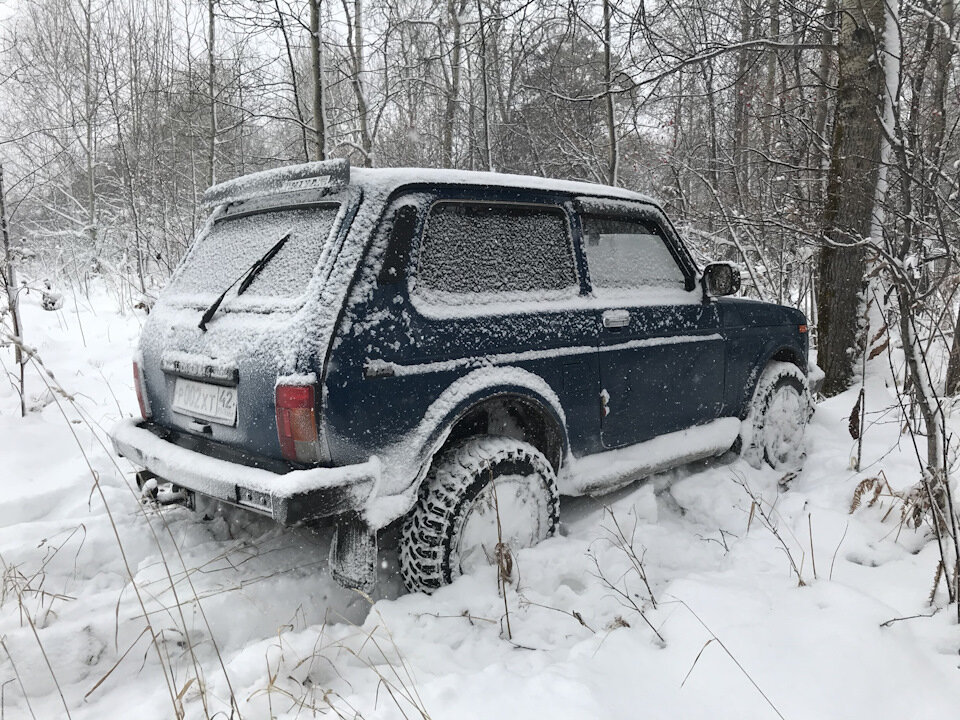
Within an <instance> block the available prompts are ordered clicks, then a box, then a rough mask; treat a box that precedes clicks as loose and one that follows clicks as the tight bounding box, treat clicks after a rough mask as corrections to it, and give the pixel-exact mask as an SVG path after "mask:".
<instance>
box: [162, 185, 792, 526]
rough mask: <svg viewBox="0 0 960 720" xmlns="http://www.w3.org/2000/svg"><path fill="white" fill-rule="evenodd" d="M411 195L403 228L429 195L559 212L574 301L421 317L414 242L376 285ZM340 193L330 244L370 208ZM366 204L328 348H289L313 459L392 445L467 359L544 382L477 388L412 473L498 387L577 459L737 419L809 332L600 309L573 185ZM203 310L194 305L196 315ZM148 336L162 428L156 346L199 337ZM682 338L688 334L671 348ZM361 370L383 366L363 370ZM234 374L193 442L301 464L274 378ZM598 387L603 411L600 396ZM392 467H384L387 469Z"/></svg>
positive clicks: (696, 305)
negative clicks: (308, 407) (321, 452)
mask: <svg viewBox="0 0 960 720" xmlns="http://www.w3.org/2000/svg"><path fill="white" fill-rule="evenodd" d="M602 190H603V189H602V188H598V191H597V192H598V194H600V195H602ZM409 196H416V197H418V198H419V199H420V205H419V216H418V221H417V225H416V228H415V230H416V232H415V236H416V235H417V234H418V233H419V232H420V230H422V226H423V222H424V219H425V216H426V212H427V203H428V201H430V200H437V199H464V200H481V201H486V202H510V203H539V204H547V205H551V206H554V207H557V208H561V209H562V210H563V212H565V213H566V214H567V218H568V221H569V224H570V229H571V233H572V241H573V253H574V260H575V265H576V269H577V275H578V283H579V288H578V292H579V294H578V295H577V298H576V300H577V301H576V302H571V303H569V306H568V307H559V308H558V307H553V306H547V307H543V308H541V307H537V306H535V305H531V306H530V307H529V308H520V309H516V310H515V311H513V312H509V313H505V314H504V313H501V314H495V313H490V314H485V315H478V316H466V315H464V316H459V317H435V316H431V315H430V314H429V313H424V312H421V309H419V308H418V307H417V302H416V301H415V298H413V297H411V294H410V290H409V282H408V280H409V278H410V277H412V275H413V273H414V270H413V262H414V260H415V257H414V256H415V253H416V247H417V245H416V239H414V241H413V243H412V245H411V248H410V257H407V264H406V268H405V275H406V276H405V277H400V278H398V281H396V282H385V283H378V282H376V277H377V275H378V273H379V270H380V265H381V263H382V260H383V256H384V254H385V253H386V252H387V251H388V242H387V240H388V231H389V227H390V224H391V222H392V217H393V210H394V208H395V205H396V203H398V202H402V201H403V199H404V198H406V197H409ZM350 197H351V198H352V201H353V202H352V203H351V206H350V207H349V208H348V210H347V212H346V221H345V222H344V223H343V225H342V226H341V227H340V228H339V231H338V240H337V242H338V244H339V246H342V245H343V242H344V238H345V237H346V235H347V233H348V232H351V228H350V221H351V220H352V218H353V217H354V216H355V215H356V213H357V206H358V204H359V203H360V202H367V201H368V200H367V198H365V197H364V198H362V197H361V193H359V192H357V193H353V194H352V195H351V196H350ZM370 202H374V201H373V200H370ZM375 202H379V203H381V204H382V211H381V213H380V217H379V220H378V222H377V225H376V229H375V230H374V231H373V232H370V233H369V238H368V239H367V243H366V250H365V253H364V257H363V259H362V261H360V262H359V263H358V264H357V267H356V271H355V273H354V276H353V283H352V286H351V287H350V288H349V289H348V290H347V291H346V295H345V297H347V298H348V301H347V302H345V303H344V304H343V306H342V307H341V308H340V310H339V316H338V320H337V329H336V331H335V333H334V335H333V339H332V341H331V342H330V343H329V345H326V346H323V347H315V345H316V344H315V343H312V342H311V340H310V338H301V342H300V346H299V349H298V350H297V352H298V356H299V358H300V359H299V361H298V365H299V368H298V369H299V370H300V371H301V372H304V373H306V372H314V373H315V374H316V376H317V378H318V384H319V386H320V387H321V392H318V393H317V407H316V413H317V418H318V422H319V425H320V427H321V432H322V436H323V438H324V442H325V446H326V447H325V452H326V455H327V456H326V457H325V458H324V460H323V462H322V463H321V464H323V465H330V466H345V465H352V464H358V463H362V462H364V461H366V460H368V459H369V458H370V457H372V456H374V455H380V454H381V453H383V451H384V450H385V449H386V448H390V447H392V446H396V445H397V444H401V443H403V442H404V441H405V440H407V439H409V438H410V437H411V435H412V434H414V433H415V431H416V430H417V429H418V428H419V427H420V426H421V425H422V423H423V422H424V417H425V415H426V414H427V412H428V410H429V409H430V408H431V406H432V405H433V404H434V403H435V401H436V399H437V398H438V397H439V396H441V395H442V394H443V393H444V392H445V390H446V389H447V388H449V387H451V386H452V385H454V384H455V383H456V382H457V381H458V380H460V379H462V378H464V377H466V376H467V375H468V374H469V373H470V372H471V371H473V370H475V369H476V368H478V367H489V366H497V365H505V366H510V367H514V368H520V369H522V370H524V371H527V372H529V373H531V374H532V375H534V376H537V377H538V378H540V379H542V381H543V383H544V384H545V386H547V388H548V389H547V391H544V390H542V389H538V387H535V386H534V385H532V384H517V383H513V382H510V381H509V380H505V381H503V382H499V383H490V384H486V385H484V386H482V387H478V388H477V389H476V391H475V392H474V393H472V394H468V395H465V396H464V397H462V398H460V399H459V400H458V401H457V402H456V403H452V404H451V405H450V406H449V407H446V408H444V412H445V414H444V416H443V417H442V418H438V419H437V420H436V422H435V424H434V425H433V426H432V427H430V428H428V431H429V432H428V434H427V436H426V437H423V438H421V440H422V443H421V445H420V446H419V447H415V448H410V452H411V453H412V454H414V455H416V457H417V464H419V466H420V467H421V469H424V468H425V467H426V464H428V463H429V461H430V458H431V455H432V452H433V451H434V450H436V448H437V447H438V446H439V444H440V443H441V442H442V441H443V439H444V437H445V435H446V433H448V432H449V431H450V428H451V427H452V426H453V425H454V424H455V423H456V421H457V420H458V419H460V418H462V417H463V416H464V415H465V413H467V412H468V411H469V410H470V408H471V407H473V406H474V405H475V404H476V403H478V402H482V401H483V400H485V399H488V398H490V397H492V396H495V395H501V396H502V395H511V396H515V397H520V398H524V399H526V400H527V401H528V402H529V403H531V404H533V405H535V406H536V407H538V408H540V409H541V410H542V412H543V413H544V414H545V415H546V416H547V417H549V418H552V422H554V423H555V424H556V425H557V426H558V427H559V428H560V438H559V439H560V442H561V444H562V448H561V450H562V454H561V456H562V457H565V456H566V455H567V453H569V454H572V455H573V456H575V457H582V456H585V455H591V454H594V453H598V452H602V451H604V450H607V449H611V448H617V447H622V446H625V445H629V444H632V443H636V442H641V441H643V440H647V439H650V438H652V437H654V436H656V435H660V434H663V433H667V432H671V431H673V430H678V429H681V428H685V427H689V426H692V425H697V424H702V423H705V422H708V421H710V420H712V419H715V418H717V417H743V416H744V414H745V412H746V408H747V403H748V401H749V398H750V397H751V396H752V393H753V387H754V385H755V383H756V380H757V378H758V376H759V372H760V370H762V368H763V367H764V365H765V364H766V363H767V362H768V361H769V360H770V359H772V358H778V359H786V360H790V361H792V362H794V363H796V364H797V365H798V366H799V367H800V368H801V369H802V370H803V371H804V372H806V358H807V346H806V340H807V338H806V335H805V334H803V333H801V332H799V326H800V325H802V324H804V323H805V319H804V317H803V314H802V313H800V312H799V311H797V310H793V309H791V308H786V307H782V306H778V305H773V304H769V303H759V302H755V301H748V300H743V299H733V298H723V299H719V300H717V299H709V298H703V299H702V300H698V301H697V302H693V303H689V304H684V305H666V306H636V307H630V306H626V305H618V304H610V305H608V306H605V305H604V304H602V303H598V302H596V301H595V300H594V299H593V298H592V296H591V286H590V279H589V271H588V268H587V261H586V257H585V253H584V249H583V246H582V242H581V240H582V239H581V231H580V221H579V218H578V215H577V196H576V194H574V193H566V192H547V191H542V190H533V189H531V190H525V189H519V188H500V187H496V186H482V185H470V186H461V185H456V184H449V185H445V184H419V183H409V184H406V185H404V186H401V187H399V188H397V189H396V190H395V191H394V192H393V194H392V195H391V196H390V198H388V199H387V201H386V202H384V201H383V200H382V199H379V200H376V201H375ZM648 207H649V212H650V213H651V215H652V216H655V217H657V218H658V219H659V221H660V223H661V225H662V228H663V231H664V232H665V233H666V235H667V236H668V237H669V238H670V242H671V243H672V249H673V252H674V255H675V259H676V260H677V261H678V263H679V264H680V266H681V268H682V270H683V272H684V275H685V277H686V278H687V286H688V288H695V287H696V279H697V273H698V270H697V268H696V266H695V265H694V263H693V261H692V259H691V258H690V255H689V253H688V251H687V250H686V249H685V248H684V247H683V245H682V242H681V241H680V239H679V237H678V236H677V234H676V232H675V231H674V229H673V228H672V226H671V225H670V223H669V220H667V219H666V218H665V217H664V216H663V213H662V212H661V211H660V209H659V208H658V207H657V206H656V205H653V204H649V206H648ZM696 292H698V293H699V290H696ZM609 308H625V309H627V310H628V311H629V312H630V315H631V321H630V323H629V326H628V327H627V328H623V329H621V330H612V329H610V328H606V327H604V324H603V313H604V311H605V310H606V309H609ZM201 312H202V310H199V309H198V311H197V317H198V318H199V316H200V313H201ZM226 315H228V316H229V317H218V319H217V320H216V321H215V322H213V323H212V324H211V332H213V333H215V332H217V325H218V323H222V324H224V325H227V324H231V323H234V324H239V325H242V323H243V316H244V313H232V312H231V313H227V314H226ZM284 322H289V320H288V319H287V318H285V317H279V318H278V323H281V324H282V323H284ZM151 332H154V333H157V334H158V335H159V336H160V337H158V338H157V342H156V343H155V344H156V345H157V348H158V351H157V352H150V347H149V346H150V345H151V341H150V339H149V338H148V339H147V340H146V341H145V343H144V345H145V355H146V356H147V358H146V362H145V367H144V372H145V375H146V384H147V390H148V396H149V399H150V402H151V404H152V405H153V407H154V410H155V412H154V418H153V422H154V424H156V425H159V426H163V425H164V424H165V423H170V424H173V423H172V416H171V411H170V410H169V408H168V407H167V398H169V397H172V387H173V386H172V383H173V382H174V375H172V374H171V373H169V372H165V371H163V370H162V369H161V367H160V357H159V354H160V353H159V349H162V348H163V347H165V346H168V345H169V346H176V337H177V335H178V333H187V334H189V333H194V334H195V333H197V332H199V330H195V329H193V328H155V327H154V328H151ZM678 335H679V336H682V337H683V338H685V341H684V342H680V343H676V342H670V339H675V338H676V336H678ZM269 341H270V342H273V340H269ZM638 343H639V346H637V344H638ZM371 367H373V368H377V367H379V368H393V371H392V374H390V373H387V372H376V371H373V372H371V370H370V368H371ZM237 369H238V372H239V375H240V378H241V381H240V388H241V392H240V396H239V398H238V405H239V413H240V416H241V418H242V419H243V420H242V422H241V424H240V425H238V427H236V428H230V427H225V426H219V425H215V424H214V425H213V426H212V427H211V426H209V425H208V426H206V427H204V428H198V429H197V431H196V433H195V435H196V437H195V438H194V439H193V441H192V444H193V445H195V446H197V447H200V448H201V449H203V448H206V452H207V453H209V454H211V455H220V456H223V455H227V454H228V455H230V456H231V457H232V458H235V459H236V460H235V461H237V462H242V463H244V464H250V465H256V466H260V467H269V468H271V469H273V470H274V471H283V470H284V469H293V468H296V467H299V466H298V464H297V463H292V462H289V461H287V460H283V458H282V455H281V453H280V447H279V442H278V439H277V429H276V421H275V416H274V397H273V387H274V385H275V384H276V382H277V375H276V373H275V371H273V370H272V369H271V368H269V367H265V366H264V365H263V364H262V363H257V362H256V361H254V360H253V359H252V358H249V357H244V356H242V355H241V356H240V357H238V368H237ZM604 390H605V391H606V394H607V395H608V396H609V401H608V402H607V403H606V404H604V402H603V400H602V396H601V393H602V391H604ZM555 403H557V404H558V405H559V407H555V405H554V404H555ZM181 429H183V428H182V427H181ZM187 431H188V432H189V431H190V429H189V428H188V429H187ZM218 448H220V449H218ZM228 451H229V452H228ZM394 471H396V469H395V468H390V467H385V468H383V469H382V472H383V473H385V474H389V473H391V472H394ZM421 477H422V473H421ZM407 479H408V480H409V481H410V482H413V481H414V480H415V478H412V477H411V478H407ZM316 514H317V515H322V514H324V512H323V508H316Z"/></svg>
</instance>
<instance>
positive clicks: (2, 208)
mask: <svg viewBox="0 0 960 720" xmlns="http://www.w3.org/2000/svg"><path fill="white" fill-rule="evenodd" d="M0 235H2V236H3V259H4V265H5V267H4V272H3V284H4V287H5V288H6V291H7V305H8V306H9V308H10V317H11V318H12V320H11V322H12V324H13V328H12V329H13V335H14V337H16V341H15V344H14V346H13V356H14V359H15V360H16V362H17V367H18V368H19V371H20V387H19V388H18V389H19V391H20V417H26V415H27V403H26V389H25V388H24V386H23V349H22V347H21V344H22V342H23V338H22V337H21V335H20V332H21V325H20V302H19V300H18V299H17V275H16V272H15V271H14V268H13V257H12V256H11V254H10V230H9V228H8V227H7V203H6V195H5V193H4V188H3V165H2V164H0Z"/></svg>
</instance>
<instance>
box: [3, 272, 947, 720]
mask: <svg viewBox="0 0 960 720" xmlns="http://www.w3.org/2000/svg"><path fill="white" fill-rule="evenodd" d="M21 301H22V302H21V312H22V316H23V325H24V328H25V333H26V336H25V340H26V344H27V345H28V346H29V347H30V348H32V349H33V350H35V351H36V354H35V355H33V357H32V359H31V360H30V361H29V363H28V371H27V375H26V390H27V395H26V405H27V408H28V412H27V415H26V417H25V418H21V417H20V402H19V396H18V394H17V392H16V383H15V382H13V381H12V380H11V382H7V380H6V379H5V380H4V382H2V383H0V458H2V465H0V467H2V478H3V493H2V499H0V559H2V571H3V592H2V605H0V688H2V690H0V716H2V717H3V718H58V717H70V718H98V719H102V718H112V717H118V718H119V717H130V716H131V715H133V714H135V716H136V717H137V718H138V720H149V719H151V718H172V717H177V716H178V715H182V716H184V717H189V718H214V717H216V718H227V717H234V718H240V717H244V718H255V719H260V718H306V717H315V716H317V715H326V716H328V717H344V718H356V717H363V718H427V717H429V718H434V719H435V720H440V719H442V718H457V719H461V718H491V717H499V718H541V717H542V718H577V719H582V718H624V719H626V718H636V717H640V716H643V717H681V718H710V719H711V720H713V719H716V718H737V719H742V718H767V717H770V718H776V717H781V718H791V719H792V718H839V717H843V718H870V719H871V720H874V719H878V718H904V717H912V718H933V717H949V716H951V715H952V714H953V713H955V712H956V708H957V707H958V706H960V683H958V682H957V672H958V666H960V654H958V650H960V627H958V625H957V623H956V622H955V612H953V611H952V608H948V607H947V604H946V595H945V590H944V588H943V585H942V584H941V585H939V586H938V587H935V586H934V575H935V569H936V567H937V564H938V561H939V553H938V550H937V546H936V542H934V541H933V539H932V538H933V535H932V531H931V529H930V527H929V525H928V524H927V522H926V521H925V520H921V522H920V525H919V527H914V526H913V523H912V521H911V519H910V518H911V514H910V509H911V507H910V504H909V503H910V500H909V498H906V499H905V498H903V497H902V496H901V492H902V491H904V490H906V489H908V488H910V487H912V486H914V485H915V483H916V482H917V480H918V478H919V470H918V464H917V460H916V456H915V454H914V451H913V447H912V445H911V442H910V439H909V436H907V435H902V434H901V432H902V429H903V424H904V422H903V418H902V416H901V415H900V412H899V410H898V409H897V407H898V406H897V400H896V396H895V394H894V391H893V388H892V382H891V380H890V378H889V377H888V376H887V373H885V372H883V371H882V367H879V368H878V369H877V370H876V371H875V372H872V373H871V372H868V381H867V383H866V393H865V403H866V413H865V418H866V422H865V423H864V426H863V428H862V432H863V446H862V459H861V463H860V467H861V469H860V470H859V471H854V470H852V469H851V467H852V461H851V456H855V455H856V453H857V442H856V441H854V440H852V439H851V437H850V434H849V432H848V424H849V416H850V414H851V410H852V408H853V406H854V404H855V402H856V399H857V394H858V392H859V390H858V388H855V389H852V390H850V391H848V392H846V393H844V394H841V395H839V396H837V397H834V398H832V399H830V400H828V401H825V402H821V403H820V404H819V406H818V407H817V412H816V414H815V415H814V417H813V420H812V424H811V426H810V428H809V430H808V438H809V451H808V457H807V459H806V463H805V466H804V468H803V470H802V471H801V472H799V473H797V474H795V475H794V474H788V475H783V474H781V473H776V472H774V471H773V470H770V469H762V470H756V469H753V468H752V467H750V466H749V465H747V464H746V463H745V462H743V461H742V460H740V459H738V458H736V457H735V456H734V455H732V454H729V453H728V454H727V455H726V456H724V457H722V458H720V459H718V460H715V461H711V462H708V463H702V464H697V465H695V466H688V467H685V468H682V469H680V470H677V471H673V472H670V473H666V474H663V475H660V476H656V477H654V478H651V479H649V480H648V481H645V482H642V483H639V484H637V485H634V486H631V487H629V488H627V489H625V490H622V491H620V492H618V493H616V494H614V495H612V496H606V497H602V498H595V499H591V498H577V499H566V498H565V499H564V502H563V504H562V507H561V518H562V531H561V533H560V534H559V535H558V536H557V537H554V538H551V539H550V540H548V541H546V542H544V543H542V544H541V545H540V546H538V547H536V548H533V549H530V550H524V551H522V552H519V553H518V554H516V556H515V557H514V558H513V565H514V567H513V570H512V574H511V576H510V578H509V581H508V582H506V583H505V591H504V592H500V591H499V589H498V585H499V583H498V577H497V574H498V571H497V569H496V568H493V567H489V568H485V569H482V570H480V571H478V572H476V573H474V574H473V575H470V576H465V577H461V578H459V579H458V580H457V581H456V582H454V583H453V584H452V585H450V586H448V587H444V588H442V589H441V590H439V591H438V592H436V593H435V594H434V595H432V596H430V597H428V596H425V595H421V594H417V595H402V594H401V593H400V590H399V581H398V580H397V578H396V567H397V559H396V557H395V554H394V553H392V552H391V551H390V549H389V547H388V546H389V540H390V538H389V537H387V538H384V539H383V542H382V544H383V546H384V547H382V549H381V555H382V558H381V567H380V581H379V586H378V589H377V594H376V597H373V598H368V597H365V596H362V595H360V594H357V593H353V592H350V591H347V590H344V589H342V588H340V587H339V586H337V585H336V583H334V582H333V581H332V579H331V578H330V575H329V573H328V571H327V568H326V556H327V552H328V543H329V541H328V538H326V537H324V535H323V533H320V534H314V533H313V532H311V531H310V530H306V529H298V530H292V531H291V530H283V529H281V528H279V527H277V526H276V525H274V524H273V523H272V522H270V521H268V520H264V519H260V518H257V517H255V516H253V515H250V514H247V513H245V512H241V511H235V510H234V511H226V510H224V509H222V508H216V507H212V506H203V507H200V508H198V511H197V512H196V513H193V512H190V511H188V510H185V509H182V508H168V509H157V508H156V507H151V506H149V505H144V504H142V503H141V502H140V499H139V496H138V493H137V492H136V488H135V485H134V484H133V480H132V472H131V471H132V468H131V466H130V465H129V463H127V462H126V461H125V460H123V459H119V458H116V457H114V455H113V454H112V453H111V452H110V450H109V442H108V440H107V431H108V430H109V428H110V427H111V426H112V424H113V423H115V422H116V421H118V420H119V419H120V418H123V417H128V416H131V415H134V414H136V412H137V402H136V398H135V395H134V391H133V382H132V374H131V369H130V357H131V353H132V348H133V346H134V343H135V339H136V336H137V333H138V330H139V326H140V322H141V321H142V316H141V315H139V314H138V312H139V311H129V310H127V311H126V312H124V313H121V312H118V309H117V304H116V302H115V300H114V298H113V297H112V296H110V295H108V294H107V293H106V292H105V291H104V290H103V289H102V288H101V289H98V288H96V287H94V288H93V290H92V291H91V293H90V295H89V296H85V295H84V294H83V293H78V294H76V295H74V294H72V293H69V292H67V293H65V302H64V304H63V307H62V308H61V309H59V310H56V311H53V312H45V311H44V310H43V309H42V308H41V303H42V298H41V297H40V296H39V294H38V293H35V292H31V293H30V294H27V295H22V296H21ZM0 352H2V355H0V357H2V360H3V363H4V368H3V369H4V372H5V374H6V375H10V374H11V372H12V371H13V369H14V366H13V364H12V352H10V350H9V348H6V349H4V350H2V351H0ZM41 363H42V364H41ZM15 376H16V373H15V372H14V373H13V374H12V377H15ZM871 479H873V480H872V481H871ZM858 488H859V490H858ZM851 508H853V509H852V510H851Z"/></svg>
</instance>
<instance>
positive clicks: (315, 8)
mask: <svg viewBox="0 0 960 720" xmlns="http://www.w3.org/2000/svg"><path fill="white" fill-rule="evenodd" d="M310 70H311V73H312V74H313V134H314V139H313V143H314V155H313V157H314V160H326V159H327V130H326V125H327V118H326V107H325V105H324V93H323V49H322V45H321V41H320V0H310Z"/></svg>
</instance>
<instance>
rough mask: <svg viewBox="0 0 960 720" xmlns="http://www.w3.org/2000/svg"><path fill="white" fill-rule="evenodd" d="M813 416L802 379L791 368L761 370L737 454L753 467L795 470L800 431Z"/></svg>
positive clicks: (801, 449)
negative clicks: (763, 465)
mask: <svg viewBox="0 0 960 720" xmlns="http://www.w3.org/2000/svg"><path fill="white" fill-rule="evenodd" d="M812 413H813V403H812V401H811V399H810V390H809V388H808V386H807V382H806V378H805V377H804V376H803V374H802V373H801V372H800V370H799V368H797V367H796V366H795V365H791V364H789V363H784V362H773V363H770V364H769V365H767V367H766V368H764V370H763V373H762V374H761V376H760V380H759V381H758V382H757V388H756V390H755V391H754V394H753V400H752V401H751V402H750V408H749V410H748V412H747V417H746V418H745V419H744V421H743V426H742V429H741V434H740V439H741V448H742V449H741V455H742V456H743V458H744V459H745V460H746V461H747V462H748V463H750V464H751V465H753V466H754V467H760V465H761V464H763V463H766V464H767V465H769V466H770V467H772V468H773V469H775V470H797V469H799V468H800V466H801V465H803V460H804V458H805V457H806V455H805V452H804V447H805V443H804V432H805V430H806V426H807V421H808V420H809V419H810V416H811V414H812Z"/></svg>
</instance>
